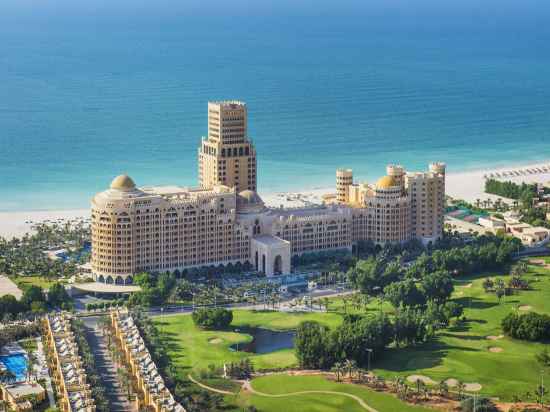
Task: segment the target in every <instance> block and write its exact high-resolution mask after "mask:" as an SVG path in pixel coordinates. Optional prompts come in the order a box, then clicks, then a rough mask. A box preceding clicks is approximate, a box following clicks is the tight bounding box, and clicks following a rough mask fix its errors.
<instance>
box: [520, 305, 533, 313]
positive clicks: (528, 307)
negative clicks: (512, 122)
mask: <svg viewBox="0 0 550 412" xmlns="http://www.w3.org/2000/svg"><path fill="white" fill-rule="evenodd" d="M518 309H519V310H521V311H522V312H527V311H528V310H531V309H532V307H531V306H530V305H521V306H520V307H519V308H518Z"/></svg>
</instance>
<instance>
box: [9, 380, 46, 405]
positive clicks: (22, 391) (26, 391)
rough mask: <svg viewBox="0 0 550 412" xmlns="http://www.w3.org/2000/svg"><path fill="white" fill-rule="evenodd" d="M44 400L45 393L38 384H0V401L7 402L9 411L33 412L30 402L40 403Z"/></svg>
mask: <svg viewBox="0 0 550 412" xmlns="http://www.w3.org/2000/svg"><path fill="white" fill-rule="evenodd" d="M45 398H46V391H45V390H44V388H43V387H42V386H41V385H40V384H38V383H29V382H20V383H14V384H8V385H6V384H0V400H2V401H5V402H7V404H8V406H9V410H10V411H16V412H22V411H29V412H30V411H33V410H34V407H33V404H32V403H31V400H33V399H35V400H36V401H37V402H42V401H43V400H44V399H45Z"/></svg>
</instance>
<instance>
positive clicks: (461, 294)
mask: <svg viewBox="0 0 550 412" xmlns="http://www.w3.org/2000/svg"><path fill="white" fill-rule="evenodd" d="M455 295H456V296H463V295H464V292H462V291H460V292H455Z"/></svg>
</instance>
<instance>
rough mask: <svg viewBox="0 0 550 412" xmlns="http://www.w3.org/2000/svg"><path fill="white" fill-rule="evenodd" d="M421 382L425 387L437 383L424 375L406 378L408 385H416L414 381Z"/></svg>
mask: <svg viewBox="0 0 550 412" xmlns="http://www.w3.org/2000/svg"><path fill="white" fill-rule="evenodd" d="M418 380H419V381H422V382H424V383H425V384H426V385H435V384H436V383H437V382H435V381H434V380H432V379H431V378H429V377H427V376H424V375H410V376H407V381H408V382H410V383H416V381H418Z"/></svg>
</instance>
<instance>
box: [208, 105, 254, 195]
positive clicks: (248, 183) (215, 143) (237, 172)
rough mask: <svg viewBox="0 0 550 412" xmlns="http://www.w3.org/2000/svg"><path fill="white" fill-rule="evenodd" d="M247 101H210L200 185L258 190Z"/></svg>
mask: <svg viewBox="0 0 550 412" xmlns="http://www.w3.org/2000/svg"><path fill="white" fill-rule="evenodd" d="M247 130H248V114H247V110H246V104H245V103H243V102H238V101H222V102H208V137H206V138H203V139H202V142H201V146H200V147H199V185H200V186H201V187H203V188H211V187H213V186H214V185H218V184H221V185H225V186H229V187H235V188H236V190H237V192H242V191H243V190H253V191H256V150H255V149H254V145H253V144H252V142H251V141H250V140H249V139H248V132H247Z"/></svg>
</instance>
